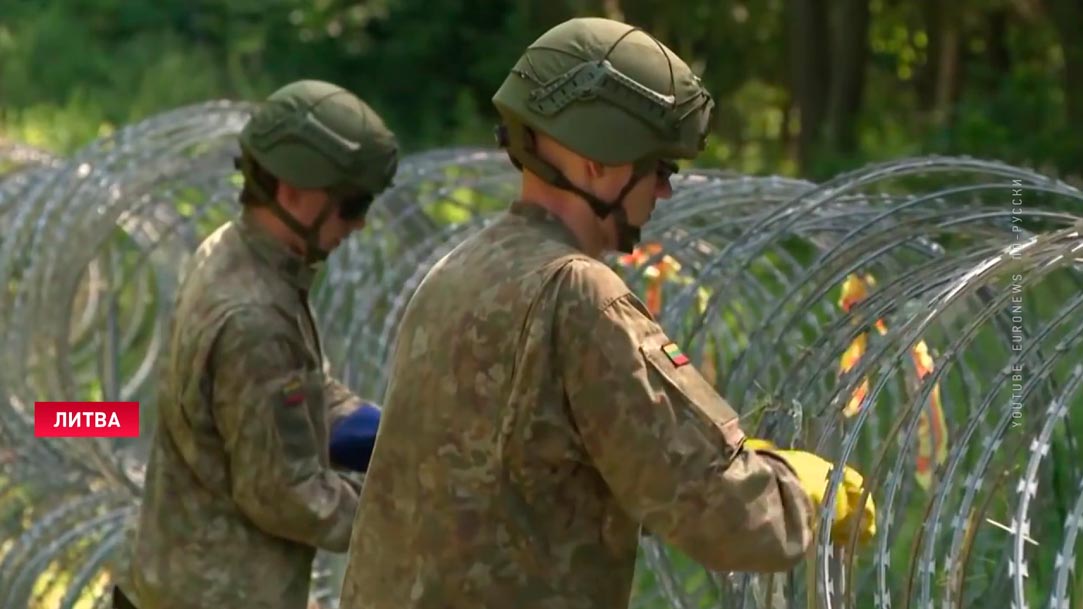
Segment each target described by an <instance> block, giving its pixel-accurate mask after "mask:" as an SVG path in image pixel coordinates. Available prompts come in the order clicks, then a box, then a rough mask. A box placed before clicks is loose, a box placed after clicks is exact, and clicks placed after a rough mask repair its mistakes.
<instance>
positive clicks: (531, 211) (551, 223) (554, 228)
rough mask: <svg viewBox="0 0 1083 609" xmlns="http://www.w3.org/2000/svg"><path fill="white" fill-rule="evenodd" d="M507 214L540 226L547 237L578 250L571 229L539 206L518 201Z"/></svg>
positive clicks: (577, 243) (577, 244) (576, 241)
mask: <svg viewBox="0 0 1083 609" xmlns="http://www.w3.org/2000/svg"><path fill="white" fill-rule="evenodd" d="M508 213H510V214H511V215H513V216H517V217H520V218H523V219H525V220H526V221H527V222H528V223H530V224H533V225H535V226H540V227H541V228H542V229H543V230H545V232H546V233H547V234H548V235H549V236H551V237H553V238H554V239H556V240H558V241H561V242H563V243H566V244H568V245H570V246H572V247H575V248H577V249H578V248H579V239H577V238H576V236H575V233H573V232H572V229H570V228H568V225H566V224H564V221H563V220H561V219H560V218H558V217H557V216H555V215H554V214H553V212H551V211H549V210H548V209H546V208H544V207H542V206H541V205H538V204H536V203H531V202H529V201H523V200H521V199H520V200H517V201H515V202H514V203H512V204H511V207H510V208H509V209H508Z"/></svg>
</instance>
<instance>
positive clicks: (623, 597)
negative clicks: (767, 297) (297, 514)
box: [343, 203, 638, 609]
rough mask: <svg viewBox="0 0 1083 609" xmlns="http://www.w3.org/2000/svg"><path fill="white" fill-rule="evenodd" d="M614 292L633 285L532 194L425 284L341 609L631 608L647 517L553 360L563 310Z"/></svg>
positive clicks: (403, 335) (410, 322) (406, 332)
mask: <svg viewBox="0 0 1083 609" xmlns="http://www.w3.org/2000/svg"><path fill="white" fill-rule="evenodd" d="M570 268H575V269H579V270H577V271H573V272H569V271H568V269H570ZM584 268H585V269H590V270H591V271H592V272H590V273H586V274H585V275H584V273H582V272H581V270H582V269H584ZM584 277H586V278H587V279H586V281H587V283H588V284H589V285H580V284H576V281H577V280H578V281H580V283H582V281H583V278H584ZM598 277H600V278H602V280H601V281H600V282H599V281H595V280H594V278H598ZM607 290H608V291H610V292H613V297H617V296H619V295H621V294H624V293H626V292H627V288H626V287H625V286H624V284H623V282H621V281H620V279H619V277H617V276H616V275H615V274H614V273H612V271H609V270H608V269H606V268H605V267H604V266H603V265H602V263H601V262H598V261H596V260H593V259H591V258H589V257H587V256H586V255H584V254H582V253H581V252H580V251H579V250H578V249H577V248H576V246H575V244H574V238H573V236H572V235H571V233H570V232H569V231H568V230H567V229H566V228H564V226H563V225H562V224H561V223H560V222H559V221H557V220H555V219H554V218H551V217H548V216H547V215H546V214H545V213H544V212H543V211H542V210H541V209H540V208H536V207H534V206H530V205H525V204H521V203H520V204H516V205H515V206H513V208H512V210H511V211H510V212H509V213H507V214H506V215H504V216H502V217H501V218H500V219H499V220H497V221H495V222H494V223H493V224H491V225H490V226H488V227H486V228H485V229H483V230H482V231H480V232H479V233H478V234H476V235H475V236H473V237H472V238H470V239H468V240H466V241H465V242H464V243H463V244H461V245H460V246H459V247H458V248H456V249H455V250H454V251H453V252H452V253H450V254H449V255H448V256H446V257H445V258H444V259H443V260H442V261H441V262H440V263H438V264H437V266H436V267H435V268H434V270H433V271H432V272H430V274H429V275H428V276H427V277H426V278H425V280H424V281H423V282H422V284H421V285H420V286H419V288H418V290H417V292H416V293H415V294H414V295H413V297H412V298H411V301H410V304H409V305H408V307H407V311H406V313H405V314H404V318H403V320H402V322H401V324H400V330H399V334H398V339H397V340H398V342H397V345H396V351H395V354H394V359H393V362H392V365H391V367H390V374H391V380H390V385H389V388H388V392H387V395H386V398H385V401H384V413H383V416H382V419H381V430H380V436H379V439H378V445H377V447H376V451H375V455H374V459H373V462H372V464H371V466H370V469H369V472H368V475H367V477H366V482H365V487H364V489H363V495H362V501H361V507H360V512H359V516H358V520H357V523H356V525H355V528H354V533H353V534H354V537H353V539H352V540H351V550H350V551H351V562H350V566H349V569H348V575H347V577H346V584H345V587H344V590H343V607H344V609H359V608H361V607H365V608H372V609H377V608H379V609H382V608H391V607H395V608H405V607H415V608H422V607H433V608H435V607H440V608H447V607H519V608H530V607H568V608H575V607H584V608H585V607H600V606H606V607H617V606H623V605H624V604H626V602H627V595H628V591H629V588H630V581H631V576H632V572H633V569H634V559H635V553H636V548H637V532H638V525H636V524H635V523H633V522H632V521H631V520H629V519H628V517H627V516H626V515H625V514H624V512H623V511H621V510H620V509H619V508H618V506H617V505H616V504H615V503H614V502H613V500H612V497H611V495H610V494H609V493H608V491H607V490H606V488H605V483H604V482H603V480H602V479H601V478H600V476H599V475H598V474H597V472H596V471H595V470H594V469H593V468H592V467H591V465H590V463H589V461H590V460H589V458H588V456H587V455H586V451H585V449H584V448H583V446H582V444H581V440H580V438H579V437H578V435H577V433H576V429H575V424H574V422H573V421H572V418H571V413H569V412H568V411H567V409H566V407H565V397H564V393H563V390H562V386H561V373H560V370H559V367H560V363H559V362H558V361H556V352H557V349H556V346H557V341H559V340H561V339H560V337H559V336H558V334H559V331H560V328H558V327H557V325H556V319H557V317H558V316H559V315H562V314H566V311H564V312H562V311H561V310H560V309H562V308H566V307H567V306H568V303H567V300H568V299H569V298H571V299H573V300H574V299H575V298H579V297H582V298H585V299H587V300H598V299H602V300H604V299H605V298H606V295H605V292H606V291H607ZM585 292H593V294H586V295H583V293H585Z"/></svg>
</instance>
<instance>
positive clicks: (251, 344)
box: [217, 303, 304, 353]
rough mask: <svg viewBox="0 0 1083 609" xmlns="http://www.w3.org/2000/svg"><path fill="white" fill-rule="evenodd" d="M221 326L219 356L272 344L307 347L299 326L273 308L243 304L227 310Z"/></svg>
mask: <svg viewBox="0 0 1083 609" xmlns="http://www.w3.org/2000/svg"><path fill="white" fill-rule="evenodd" d="M217 325H218V328H219V331H218V337H217V342H218V345H217V347H218V348H217V351H218V352H219V353H228V352H232V351H248V350H253V349H259V348H260V345H266V344H267V343H269V342H271V341H281V342H284V343H287V344H296V345H298V346H299V347H302V348H303V345H304V339H303V337H302V335H301V332H300V329H299V328H298V327H297V324H296V323H294V322H293V320H291V319H290V318H289V317H288V316H287V315H286V314H285V313H284V312H283V311H281V310H280V309H278V308H277V307H275V306H273V305H260V304H252V303H242V304H235V305H233V306H230V307H226V308H224V309H223V310H222V312H221V313H220V314H219V319H218V324H217Z"/></svg>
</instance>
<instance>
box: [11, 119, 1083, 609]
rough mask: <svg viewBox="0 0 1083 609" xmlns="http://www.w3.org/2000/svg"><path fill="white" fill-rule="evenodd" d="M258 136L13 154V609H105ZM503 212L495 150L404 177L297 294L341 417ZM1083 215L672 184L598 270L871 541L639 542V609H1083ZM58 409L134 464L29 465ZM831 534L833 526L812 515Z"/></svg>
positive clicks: (1011, 197)
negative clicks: (748, 546)
mask: <svg viewBox="0 0 1083 609" xmlns="http://www.w3.org/2000/svg"><path fill="white" fill-rule="evenodd" d="M249 110H250V107H249V106H248V105H246V104H238V103H232V102H212V103H206V104H199V105H195V106H190V107H185V108H181V109H178V110H175V111H172V112H167V113H164V114H161V115H157V116H154V117H151V118H149V119H147V120H145V121H141V122H139V123H136V124H133V125H129V126H125V127H124V128H122V129H119V130H118V131H117V132H116V133H115V134H113V135H112V136H110V137H108V138H103V139H102V140H99V141H97V142H95V143H93V144H92V145H90V146H88V147H87V148H85V149H83V150H82V151H80V152H79V153H77V154H75V155H73V156H72V157H70V158H56V157H53V156H51V155H48V154H45V153H40V152H39V153H34V154H28V153H27V152H26V150H28V149H26V148H15V147H12V146H9V145H4V146H0V172H6V173H0V234H2V235H3V239H2V240H0V345H2V346H0V608H2V609H7V608H9V607H10V608H12V609H14V608H26V607H33V608H38V607H50V608H51V607H64V608H68V607H74V606H75V605H76V603H77V602H81V603H89V604H80V607H84V606H87V607H106V606H108V590H109V588H108V585H109V582H110V580H111V577H112V574H113V573H115V572H116V570H117V569H120V568H123V564H122V563H123V558H122V556H123V552H122V549H123V547H124V544H125V534H126V531H127V530H128V529H129V527H130V526H131V522H132V518H133V516H134V514H135V512H136V510H137V505H138V501H139V492H140V488H141V486H142V467H143V464H144V462H145V457H146V449H147V447H146V444H147V442H148V440H149V430H150V428H151V427H152V426H153V425H154V424H155V408H154V404H155V399H156V396H155V394H154V391H155V387H154V382H153V381H154V372H155V365H156V363H157V362H158V361H159V358H160V357H161V356H162V350H163V348H164V342H163V341H164V337H165V332H166V328H167V326H168V318H169V310H170V304H171V302H172V299H173V295H174V291H175V289H176V286H177V284H178V281H179V278H180V274H181V273H182V272H183V268H184V263H185V261H186V260H187V259H188V257H189V256H190V255H191V253H192V252H193V251H194V249H195V247H196V245H197V244H198V243H199V242H200V240H201V239H202V238H203V237H205V236H206V235H207V234H209V233H210V232H211V231H212V230H213V229H214V228H216V227H217V226H218V225H219V224H221V223H222V222H224V221H226V220H227V219H229V218H230V217H231V216H232V215H233V214H234V213H236V211H237V209H238V207H237V204H236V198H237V192H238V188H239V180H238V177H237V175H236V174H235V172H234V170H233V165H232V162H231V160H232V157H233V156H234V155H235V154H236V148H235V146H236V139H235V136H236V134H237V132H238V131H239V129H240V128H241V126H242V125H243V124H244V121H245V120H246V119H247V116H248V112H249ZM12 151H18V153H16V152H12ZM518 185H519V174H518V173H517V172H516V171H515V170H514V168H513V167H512V166H511V165H510V163H508V162H507V159H506V158H505V157H504V155H503V154H502V153H500V152H499V151H495V150H489V149H472V148H455V149H447V150H434V151H429V152H425V153H421V154H415V155H411V156H408V157H406V158H405V159H404V160H403V162H402V165H401V168H400V171H399V174H398V176H397V177H396V183H395V185H394V186H393V187H392V188H391V189H390V190H389V191H387V192H386V193H384V194H383V195H382V196H381V197H380V198H379V199H378V201H377V202H376V204H375V206H374V208H373V210H372V214H371V217H370V221H369V227H368V229H366V230H365V231H364V232H363V233H362V234H360V235H359V236H358V237H356V238H353V239H351V240H349V241H348V242H347V243H346V244H344V245H343V247H342V248H340V249H339V250H338V251H336V252H335V253H334V254H333V255H332V256H331V258H330V259H329V260H328V263H327V265H326V268H325V270H324V272H323V273H322V276H321V277H320V279H319V280H318V288H317V289H316V290H315V292H314V293H313V301H314V307H315V309H316V313H317V317H318V318H319V322H320V324H321V327H322V330H323V332H324V335H325V337H326V338H325V342H326V343H327V350H328V354H329V358H330V359H331V361H332V362H333V363H334V364H335V365H336V366H337V368H338V370H337V372H338V373H339V374H340V376H341V377H342V378H343V380H344V381H345V382H346V383H347V384H348V385H350V386H351V387H352V388H353V389H354V390H356V391H358V392H359V393H360V394H362V395H366V396H368V397H371V398H373V399H375V400H377V401H379V396H381V395H382V393H383V389H384V387H385V385H386V382H387V378H386V375H385V362H386V361H387V359H388V356H389V354H390V349H391V348H392V346H393V342H394V337H395V331H396V327H397V325H398V323H399V319H400V318H401V315H402V312H403V309H404V307H405V305H406V303H407V301H408V299H409V297H410V296H411V294H412V293H413V291H414V289H415V288H416V287H417V285H418V282H419V281H420V280H421V278H422V277H423V276H424V275H425V273H426V272H427V270H428V269H429V268H430V267H431V266H432V265H433V264H434V263H435V262H436V261H437V260H439V258H440V257H441V256H443V255H444V254H445V253H446V252H448V251H450V249H451V248H453V247H454V246H455V245H456V244H458V243H459V242H461V240H462V239H463V238H464V237H465V236H467V235H469V234H470V233H471V232H473V231H474V230H476V229H477V228H479V227H481V226H483V225H485V223H487V222H489V221H491V220H492V219H493V218H494V217H496V215H497V214H498V213H499V212H500V211H502V210H503V209H504V208H506V206H507V204H508V203H509V202H510V201H511V200H513V199H514V197H515V196H516V195H517V192H518ZM1081 201H1083V193H1080V191H1079V190H1077V189H1075V188H1074V187H1072V186H1070V185H1067V184H1064V183H1062V182H1058V181H1056V180H1053V179H1050V178H1047V177H1045V176H1042V175H1040V174H1038V173H1035V172H1033V171H1030V170H1027V169H1023V168H1017V167H1012V166H1009V165H1005V164H1002V163H997V162H992V161H985V160H979V159H972V158H957V157H951V158H947V157H923V158H916V159H903V160H899V161H894V162H889V163H881V164H876V165H871V166H868V167H864V168H861V169H859V170H857V171H854V172H850V173H847V174H843V175H839V176H837V177H836V178H834V179H832V180H829V181H827V182H824V183H823V184H815V183H812V182H808V181H803V180H794V179H787V178H781V177H749V176H740V175H735V174H732V173H728V172H723V171H712V170H686V171H683V172H682V173H680V174H678V175H677V176H675V178H674V195H673V197H672V198H671V199H670V200H668V201H665V202H662V203H661V205H660V206H659V207H658V209H657V210H656V211H655V213H654V216H653V219H652V221H651V223H650V224H649V226H648V229H647V230H646V231H645V233H644V235H645V241H646V244H645V245H644V247H643V248H642V250H641V251H640V252H637V254H636V255H634V256H613V257H611V258H610V259H609V262H610V263H611V264H612V265H613V268H614V269H615V270H617V271H618V272H619V273H621V274H622V276H623V277H624V278H625V279H626V281H628V283H629V285H631V286H633V288H634V289H635V290H636V291H637V292H638V293H639V294H640V295H641V297H642V298H643V299H644V301H645V302H646V303H647V305H648V307H649V308H651V309H652V311H654V312H655V314H656V316H657V317H658V319H659V321H660V322H661V323H662V324H663V325H664V326H665V327H666V329H667V331H668V332H669V333H670V334H671V336H673V337H674V339H675V340H678V341H679V342H681V344H682V346H683V347H684V350H685V352H686V353H688V354H689V356H690V357H691V358H692V359H693V361H694V362H695V364H696V365H697V366H698V367H699V369H700V370H701V372H702V373H703V374H704V376H705V377H707V378H708V380H710V381H711V382H712V383H714V384H715V385H716V386H717V387H718V388H719V389H720V391H721V392H722V393H723V395H725V396H726V398H727V399H728V400H729V401H730V402H731V403H732V405H733V406H734V408H735V409H736V410H737V411H738V412H740V413H741V416H742V417H743V419H744V420H745V424H744V427H745V429H746V431H747V432H748V433H750V434H753V435H757V436H759V437H764V438H768V439H771V440H772V441H774V442H776V443H777V444H779V445H780V446H795V447H800V448H805V449H808V450H814V451H816V452H817V453H818V454H821V455H823V456H824V457H825V458H828V459H829V460H832V461H834V462H836V463H841V462H846V463H849V464H850V465H851V466H853V467H855V468H856V469H858V470H859V471H860V472H862V474H863V476H864V482H865V489H866V492H867V493H868V494H869V495H871V496H872V497H873V498H874V499H875V501H876V507H877V529H878V535H877V537H876V539H875V540H874V542H873V543H872V544H871V545H869V546H858V545H856V542H855V544H852V545H849V546H846V547H834V546H832V545H831V544H830V541H829V539H828V538H827V537H826V536H818V538H817V542H816V544H815V547H814V548H812V549H810V553H809V556H808V560H806V561H804V562H803V563H802V564H801V565H800V566H799V567H798V568H796V569H794V570H793V571H792V572H790V573H784V574H774V575H765V574H751V573H726V574H722V573H711V572H708V571H706V570H704V569H702V568H701V567H699V566H698V565H696V564H695V563H693V562H692V561H690V560H688V559H687V558H686V557H684V556H683V555H681V553H680V552H678V551H676V550H674V549H673V548H671V547H668V546H667V545H665V544H664V543H662V542H660V541H658V540H657V539H654V538H653V537H651V536H649V535H647V536H644V537H643V538H642V547H641V550H642V551H641V553H640V563H639V569H638V570H637V580H636V581H637V583H636V591H635V594H634V597H633V605H634V606H635V607H637V608H646V607H665V606H669V607H681V608H683V607H689V608H691V607H719V608H723V607H724V608H727V609H729V608H768V607H769V608H771V609H781V608H799V607H807V608H816V609H820V608H829V607H830V608H840V607H861V608H864V607H877V608H885V609H886V608H888V607H892V608H896V609H897V608H899V607H917V608H922V609H924V608H925V607H932V606H941V607H965V608H972V607H975V608H976V607H989V606H995V607H1007V606H1011V607H1018V608H1023V607H1032V608H1038V607H1049V608H1058V607H1062V606H1068V603H1069V600H1070V599H1073V596H1072V595H1073V594H1074V595H1075V597H1074V600H1076V602H1077V603H1078V602H1080V600H1083V599H1081V598H1080V597H1079V594H1080V592H1079V590H1080V585H1079V583H1078V581H1077V580H1075V579H1074V578H1076V577H1078V576H1077V574H1076V573H1075V570H1076V569H1075V566H1076V565H1077V564H1078V562H1079V557H1080V553H1079V552H1078V550H1077V547H1076V546H1077V540H1078V539H1079V536H1080V535H1079V529H1080V525H1081V522H1083V472H1081V471H1080V467H1081V466H1080V464H1079V463H1078V458H1077V456H1078V455H1079V454H1081V453H1080V450H1079V446H1078V440H1077V438H1076V433H1077V432H1078V431H1079V430H1080V423H1079V418H1078V417H1079V405H1080V404H1083V397H1081V396H1080V384H1081V379H1083V367H1081V365H1080V364H1079V363H1078V362H1080V361H1081V359H1083V358H1081V357H1080V356H1081V355H1083V348H1081V345H1080V343H1081V335H1083V315H1081V309H1083V306H1081V304H1083V290H1081V289H1080V288H1081V287H1083V272H1081V271H1083V268H1081V258H1083V254H1080V250H1081V249H1083V235H1081V233H1080V230H1081V228H1080V227H1081V226H1083V225H1081V224H1080V221H1081V219H1080V217H1079V216H1078V215H1077V212H1076V210H1077V209H1079V207H1078V206H1079V203H1080V202H1081ZM73 399H112V400H134V401H138V402H140V404H141V419H142V422H143V425H144V433H143V434H142V437H141V438H140V439H138V440H104V439H100V440H91V439H59V438H49V439H46V438H35V437H34V433H33V405H34V402H35V401H37V400H73ZM1073 414H1074V415H1075V417H1076V418H1074V419H1073ZM841 476H842V473H841V469H839V468H836V469H835V470H834V472H833V475H832V477H831V480H830V485H829V488H828V492H827V495H828V496H827V500H826V504H827V505H832V502H833V500H834V499H833V498H834V496H835V494H836V493H837V492H840V490H839V488H838V486H839V484H840V483H841ZM719 517H720V518H724V517H725V515H719ZM818 526H819V528H820V529H821V530H824V529H825V527H830V513H829V512H823V513H822V514H821V515H820V518H819V524H818ZM855 526H856V525H855ZM342 566H343V560H342V557H341V556H333V555H326V554H322V553H321V554H320V555H319V559H318V561H317V566H316V570H315V575H316V577H315V582H316V584H315V590H314V597H315V598H316V599H317V600H318V601H319V602H320V603H322V604H323V606H325V607H333V606H334V603H335V599H337V586H338V582H339V580H340V578H341V575H342Z"/></svg>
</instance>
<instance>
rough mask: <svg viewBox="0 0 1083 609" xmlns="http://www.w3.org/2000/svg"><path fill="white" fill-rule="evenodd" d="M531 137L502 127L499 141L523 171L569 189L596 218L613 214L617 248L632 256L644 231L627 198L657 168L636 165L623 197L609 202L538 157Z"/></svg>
mask: <svg viewBox="0 0 1083 609" xmlns="http://www.w3.org/2000/svg"><path fill="white" fill-rule="evenodd" d="M529 137H530V136H529V135H528V134H527V133H526V129H524V128H521V127H520V128H512V129H508V128H505V127H499V128H498V130H497V141H498V142H499V144H500V145H501V146H502V147H504V148H505V149H506V150H507V151H508V157H509V158H510V159H511V162H512V163H513V164H514V165H515V166H516V168H518V169H519V170H522V169H523V168H524V167H525V168H526V169H529V170H530V171H531V172H532V173H534V174H535V175H537V176H538V177H539V178H541V179H542V180H544V181H545V182H546V183H548V184H550V185H552V186H554V187H556V188H559V189H561V190H567V191H570V192H573V193H575V194H577V195H579V196H580V197H581V198H582V199H583V200H584V201H586V202H587V204H588V205H590V208H591V210H592V211H593V212H594V215H595V216H597V217H598V218H599V219H600V220H605V218H606V217H607V216H609V214H613V221H614V224H615V225H616V229H617V243H616V247H615V248H614V249H616V250H617V251H620V252H624V253H626V254H631V253H632V252H633V251H634V250H635V246H636V245H638V244H639V239H640V232H641V230H642V229H641V227H639V226H633V225H632V224H631V223H629V222H628V212H627V210H626V209H625V207H624V197H626V196H628V193H629V192H630V191H631V190H632V188H633V187H635V185H636V182H638V181H639V180H640V178H642V177H643V176H644V175H646V174H647V172H649V171H650V170H651V169H652V168H653V163H650V162H639V163H636V164H635V166H634V168H633V170H632V175H631V176H630V177H629V178H628V182H627V183H625V185H624V187H623V188H621V191H620V194H618V195H617V198H616V199H614V200H613V201H608V202H607V201H603V200H602V199H600V198H598V197H597V196H596V195H594V194H593V193H590V192H587V191H585V190H583V189H582V188H580V187H579V186H577V185H575V184H573V183H572V181H571V180H569V179H568V178H567V176H565V175H564V174H563V173H562V172H561V171H560V170H559V169H557V168H556V167H555V166H554V165H552V164H551V163H549V162H547V161H545V160H543V159H542V158H541V157H539V156H538V155H536V154H534V151H533V150H532V146H530V145H529V144H528V142H527V140H528V139H529Z"/></svg>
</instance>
